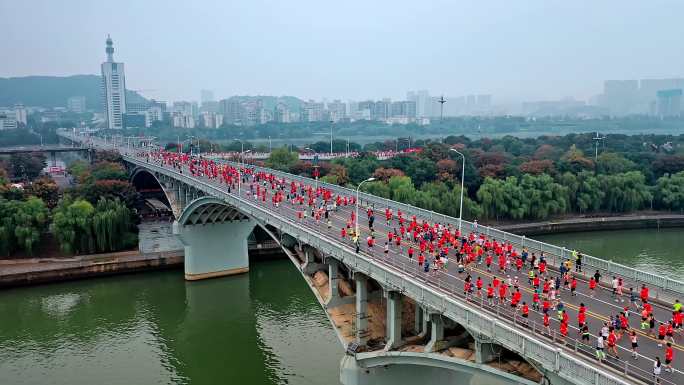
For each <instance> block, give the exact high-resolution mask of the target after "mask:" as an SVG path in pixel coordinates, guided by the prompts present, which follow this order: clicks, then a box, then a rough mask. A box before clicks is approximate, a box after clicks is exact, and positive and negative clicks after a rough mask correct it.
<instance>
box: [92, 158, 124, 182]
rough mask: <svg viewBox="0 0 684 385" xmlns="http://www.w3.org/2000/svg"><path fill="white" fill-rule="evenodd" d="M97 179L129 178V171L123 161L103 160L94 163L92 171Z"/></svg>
mask: <svg viewBox="0 0 684 385" xmlns="http://www.w3.org/2000/svg"><path fill="white" fill-rule="evenodd" d="M90 175H92V177H93V179H94V180H95V181H98V180H128V173H126V169H125V168H124V167H123V165H122V164H121V163H115V162H110V161H106V160H103V161H101V162H97V163H95V164H94V165H93V167H92V168H91V171H90Z"/></svg>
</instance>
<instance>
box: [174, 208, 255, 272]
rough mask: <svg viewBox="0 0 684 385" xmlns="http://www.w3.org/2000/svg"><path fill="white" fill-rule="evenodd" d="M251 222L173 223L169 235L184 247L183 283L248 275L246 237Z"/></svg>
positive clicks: (252, 224)
mask: <svg viewBox="0 0 684 385" xmlns="http://www.w3.org/2000/svg"><path fill="white" fill-rule="evenodd" d="M254 225H255V224H254V221H252V220H242V221H233V222H222V223H211V224H206V225H180V224H179V223H178V222H177V221H176V222H174V223H173V233H174V234H176V235H178V236H179V237H180V239H181V241H182V242H183V245H184V246H185V263H184V265H185V279H186V280H188V281H194V280H198V279H205V278H213V277H220V276H225V275H233V274H239V273H246V272H248V271H249V255H248V251H247V237H248V236H249V234H250V233H251V232H252V230H253V229H254Z"/></svg>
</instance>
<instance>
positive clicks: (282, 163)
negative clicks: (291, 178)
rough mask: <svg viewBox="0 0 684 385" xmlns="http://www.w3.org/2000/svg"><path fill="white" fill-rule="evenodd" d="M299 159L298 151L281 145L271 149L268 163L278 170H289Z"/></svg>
mask: <svg viewBox="0 0 684 385" xmlns="http://www.w3.org/2000/svg"><path fill="white" fill-rule="evenodd" d="M297 161H299V156H298V155H297V153H296V152H290V151H288V149H287V148H286V147H281V148H276V149H274V150H273V151H271V155H270V156H269V157H268V160H266V165H267V166H268V167H271V168H274V169H276V170H281V171H288V172H289V171H291V169H292V167H293V166H294V165H295V164H296V163H297Z"/></svg>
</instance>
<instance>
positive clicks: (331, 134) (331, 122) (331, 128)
mask: <svg viewBox="0 0 684 385" xmlns="http://www.w3.org/2000/svg"><path fill="white" fill-rule="evenodd" d="M333 124H335V122H334V121H332V120H331V121H330V156H332V153H333Z"/></svg>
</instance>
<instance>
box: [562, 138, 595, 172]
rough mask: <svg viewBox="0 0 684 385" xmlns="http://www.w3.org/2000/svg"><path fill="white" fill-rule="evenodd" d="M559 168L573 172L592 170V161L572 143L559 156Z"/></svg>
mask: <svg viewBox="0 0 684 385" xmlns="http://www.w3.org/2000/svg"><path fill="white" fill-rule="evenodd" d="M559 169H560V170H561V171H563V172H564V171H570V172H573V173H575V174H577V173H578V172H580V171H582V170H593V169H594V162H593V161H592V160H591V159H589V158H586V157H585V156H584V153H583V152H582V150H580V149H578V148H577V146H575V145H574V144H573V145H572V146H571V147H570V149H569V150H568V151H567V152H566V153H565V154H564V155H563V156H562V157H561V159H560V162H559Z"/></svg>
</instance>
